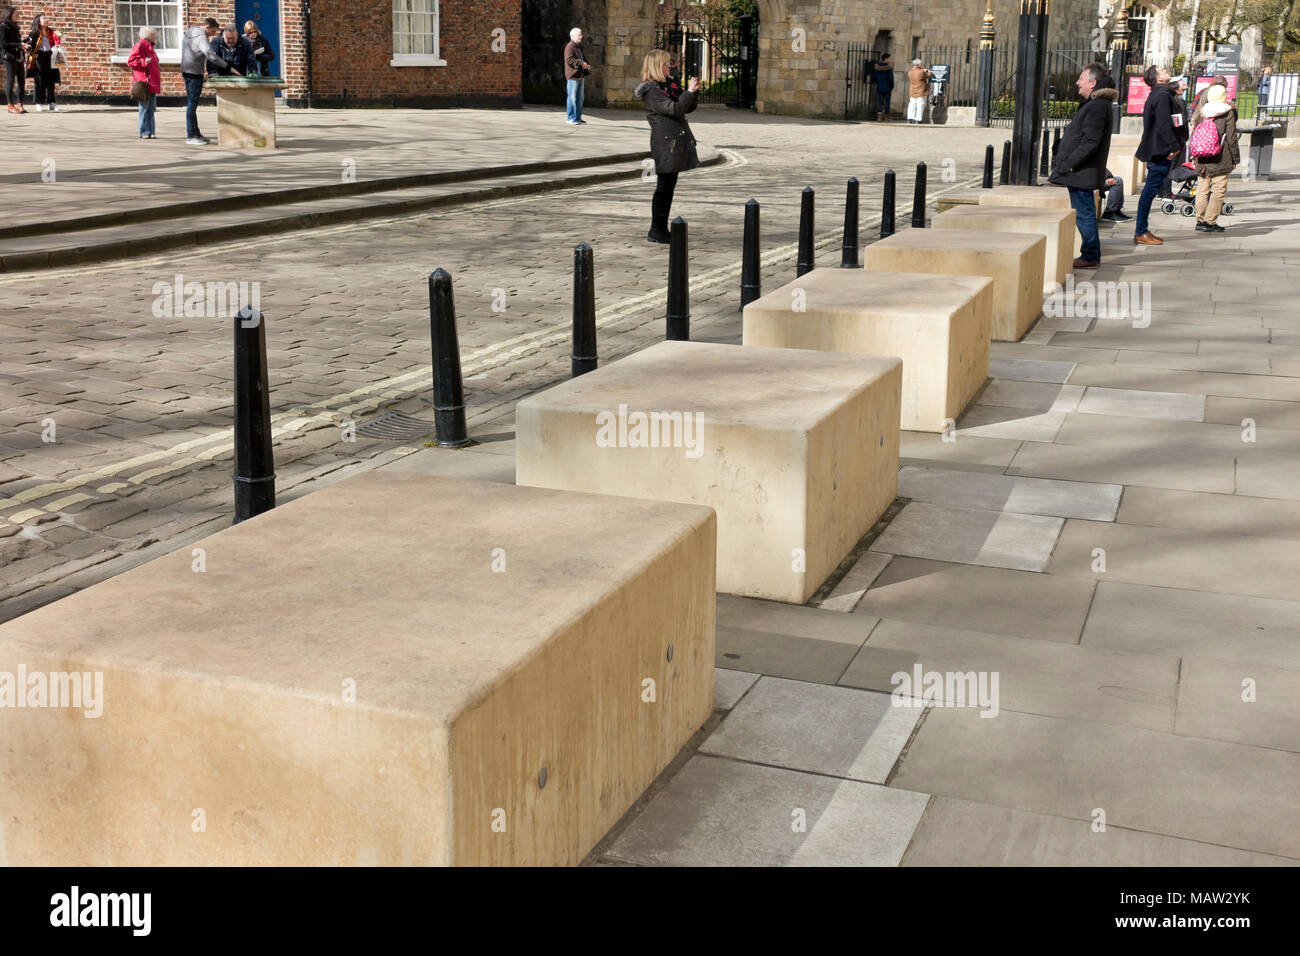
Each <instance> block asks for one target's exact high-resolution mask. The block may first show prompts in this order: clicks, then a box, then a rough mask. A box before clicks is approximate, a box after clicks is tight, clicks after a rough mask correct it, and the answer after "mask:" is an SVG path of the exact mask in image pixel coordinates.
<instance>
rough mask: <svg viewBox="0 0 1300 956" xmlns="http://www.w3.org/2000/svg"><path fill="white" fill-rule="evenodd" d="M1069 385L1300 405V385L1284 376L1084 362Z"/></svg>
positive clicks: (1080, 364) (1078, 366)
mask: <svg viewBox="0 0 1300 956" xmlns="http://www.w3.org/2000/svg"><path fill="white" fill-rule="evenodd" d="M1070 382H1071V384H1075V385H1102V386H1108V387H1112V388H1130V389H1143V388H1145V389H1151V390H1153V391H1166V392H1183V393H1190V394H1199V395H1207V396H1210V395H1219V396H1224V397H1227V398H1244V399H1254V398H1263V399H1271V400H1273V401H1281V402H1300V381H1297V380H1296V379H1294V378H1287V377H1285V376H1271V375H1235V374H1232V373H1228V372H1217V373H1216V372H1196V371H1183V370H1178V369H1159V368H1152V367H1149V366H1142V367H1134V368H1129V367H1126V366H1124V365H1122V364H1117V363H1115V364H1104V363H1101V364H1098V363H1089V362H1081V363H1079V364H1078V365H1077V366H1076V367H1075V369H1074V371H1073V372H1072V373H1071V374H1070Z"/></svg>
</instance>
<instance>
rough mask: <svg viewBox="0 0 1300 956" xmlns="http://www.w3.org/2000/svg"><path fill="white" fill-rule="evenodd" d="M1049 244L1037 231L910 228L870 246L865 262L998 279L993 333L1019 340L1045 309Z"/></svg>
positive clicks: (875, 267) (882, 268) (881, 267)
mask: <svg viewBox="0 0 1300 956" xmlns="http://www.w3.org/2000/svg"><path fill="white" fill-rule="evenodd" d="M985 191H986V192H987V191H988V190H985ZM1046 250H1047V239H1046V238H1044V237H1043V236H1037V235H1022V234H1019V233H1010V232H964V231H960V230H954V229H949V230H944V231H941V232H936V231H935V230H933V229H906V230H904V231H903V232H897V233H894V235H892V236H890V237H888V238H887V239H881V240H880V241H879V242H873V243H872V244H871V245H869V246H867V247H866V249H865V250H864V259H863V264H864V265H865V266H866V268H867V269H870V270H872V271H878V272H925V273H932V274H935V275H963V276H987V277H988V278H990V279H992V280H993V332H992V337H993V339H994V340H995V341H1002V342H1017V341H1019V340H1020V337H1021V336H1022V335H1024V334H1025V333H1026V332H1027V331H1029V327H1030V326H1031V325H1033V324H1034V322H1036V321H1037V320H1038V317H1039V316H1040V315H1042V311H1043V262H1044V254H1045V252H1046Z"/></svg>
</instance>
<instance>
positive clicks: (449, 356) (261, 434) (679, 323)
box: [234, 141, 1045, 524]
mask: <svg viewBox="0 0 1300 956" xmlns="http://www.w3.org/2000/svg"><path fill="white" fill-rule="evenodd" d="M1044 142H1045V141H1044ZM992 157H993V147H992V146H990V147H989V148H988V153H987V155H986V157H985V170H984V178H985V185H986V186H991V185H992V183H991V179H992ZM1005 164H1006V157H1005V156H1004V159H1003V165H1004V166H1005ZM859 185H860V184H859V182H858V180H857V178H856V177H854V178H851V179H849V181H848V186H847V189H846V192H845V199H844V237H843V241H842V242H841V245H840V267H841V268H844V269H854V268H857V267H858V264H859V260H858V252H859V246H858V232H859V228H858V203H859ZM895 185H896V184H895V174H894V171H893V170H892V169H890V170H886V172H885V181H884V196H883V204H882V209H881V216H880V237H881V238H882V239H883V238H886V237H887V236H891V235H893V233H894V205H895ZM814 203H815V193H814V192H813V189H812V187H811V186H807V187H805V188H804V190H803V196H802V203H801V207H800V213H799V253H798V259H797V263H796V267H795V274H796V276H802V275H806V274H807V273H808V272H810V271H812V269H813V267H814V261H813V260H814V235H815V230H814V225H813V223H814ZM925 203H926V165H925V163H917V166H916V185H915V189H914V191H913V195H912V227H913V228H916V229H922V228H924V227H925V221H926V219H925ZM669 235H670V241H669V247H668V302H667V311H666V315H665V318H666V337H667V338H668V339H672V340H678V341H687V340H689V339H690V322H691V310H690V278H689V251H688V244H687V243H688V240H687V225H686V220H685V219H683V218H682V217H681V216H678V217H677V218H676V219H674V220H673V221H672V225H671V228H670V232H669ZM760 265H761V256H760V238H759V204H758V201H757V200H754V199H750V200H749V201H748V202H746V203H745V232H744V245H743V249H742V252H741V265H740V307H741V308H742V309H743V308H744V307H745V306H746V305H748V304H749V303H750V302H753V301H754V300H755V299H757V298H759V296H760V295H761V294H762V277H761V270H760ZM429 336H430V340H431V343H432V348H433V409H434V434H435V439H436V442H437V444H438V445H439V446H441V447H444V448H463V447H464V446H466V445H468V444H470V439H469V432H468V426H467V424H466V419H465V391H464V382H463V378H462V372H461V365H460V342H459V339H458V336H457V333H456V303H455V298H454V296H453V293H452V280H451V274H450V273H449V272H447V271H446V270H445V269H435V270H434V271H433V272H432V273H430V275H429ZM597 364H598V357H597V348H596V276H595V262H594V254H593V252H592V248H591V246H590V245H588V244H587V243H586V242H580V243H578V245H577V246H576V247H574V250H573V351H572V355H571V358H570V372H571V375H572V377H574V378H576V377H577V376H579V375H584V374H586V373H587V372H590V371H593V370H594V369H595V368H596V367H597ZM234 384H235V468H234V483H235V521H234V523H235V524H238V523H239V522H241V521H245V520H247V519H248V518H252V517H255V516H256V515H259V514H262V513H263V512H265V511H269V510H270V509H272V508H274V507H275V460H274V451H273V448H272V441H271V407H270V389H269V385H268V378H267V359H266V324H265V321H264V319H263V315H262V313H261V312H258V311H257V310H255V309H253V308H251V307H245V308H244V309H243V310H241V311H240V312H239V314H238V316H237V321H236V324H235V383H234Z"/></svg>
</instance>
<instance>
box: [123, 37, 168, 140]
mask: <svg viewBox="0 0 1300 956" xmlns="http://www.w3.org/2000/svg"><path fill="white" fill-rule="evenodd" d="M153 41H154V31H153V27H141V28H140V39H139V40H137V41H136V44H135V46H133V47H131V55H130V56H128V57H127V58H126V65H127V66H129V67H130V68H131V85H132V86H134V85H135V84H136V83H144V84H145V86H146V88H147V90H146V93H145V96H144V98H143V99H141V100H140V101H139V102H140V138H141V139H153V138H154V133H155V132H157V130H156V129H155V128H154V114H155V112H156V111H157V109H158V94H159V93H161V92H162V70H161V69H160V68H159V66H158V52H157V51H156V50H155V49H154V46H153Z"/></svg>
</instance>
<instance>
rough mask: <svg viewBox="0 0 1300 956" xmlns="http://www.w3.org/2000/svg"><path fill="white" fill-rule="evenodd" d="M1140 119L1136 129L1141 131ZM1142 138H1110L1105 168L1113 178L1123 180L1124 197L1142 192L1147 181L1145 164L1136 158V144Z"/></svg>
mask: <svg viewBox="0 0 1300 956" xmlns="http://www.w3.org/2000/svg"><path fill="white" fill-rule="evenodd" d="M1141 123H1142V118H1141V117H1138V124H1139V126H1138V129H1139V131H1140V130H1141ZM1141 141H1142V137H1141V136H1140V135H1138V136H1111V138H1110V153H1109V155H1108V158H1107V160H1106V167H1107V168H1108V169H1109V170H1110V171H1111V174H1112V175H1114V176H1119V177H1120V178H1121V179H1123V180H1124V195H1126V196H1136V195H1137V194H1138V193H1140V192H1141V191H1142V185H1143V184H1144V183H1145V182H1146V181H1147V164H1146V163H1144V162H1142V161H1141V160H1139V159H1138V158H1137V148H1138V144H1139V143H1140V142H1141Z"/></svg>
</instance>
